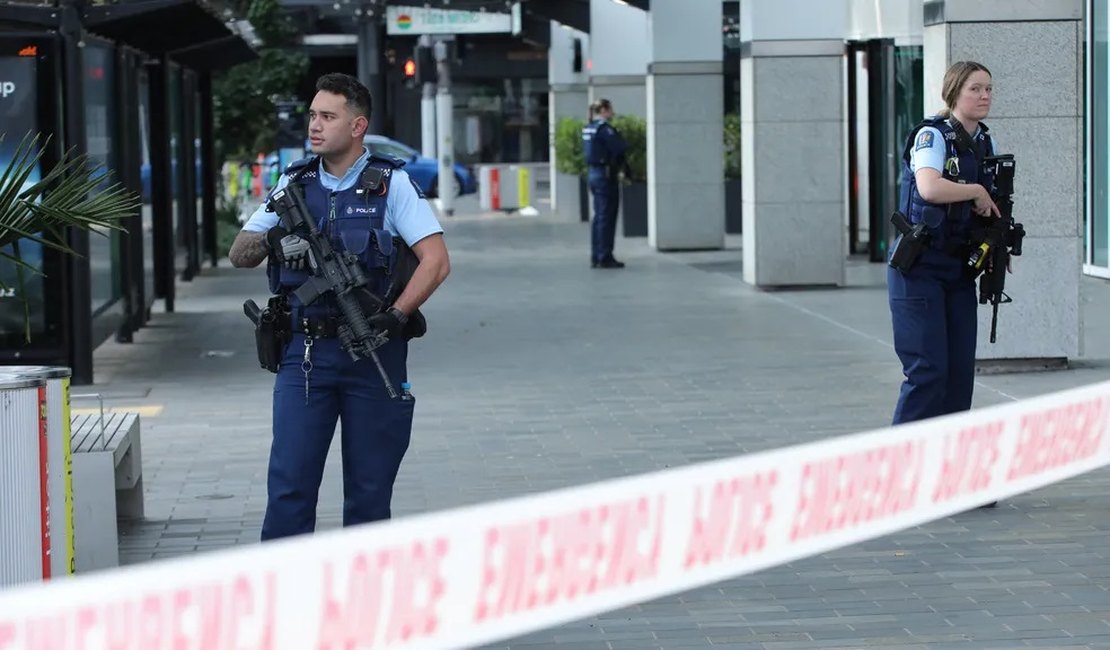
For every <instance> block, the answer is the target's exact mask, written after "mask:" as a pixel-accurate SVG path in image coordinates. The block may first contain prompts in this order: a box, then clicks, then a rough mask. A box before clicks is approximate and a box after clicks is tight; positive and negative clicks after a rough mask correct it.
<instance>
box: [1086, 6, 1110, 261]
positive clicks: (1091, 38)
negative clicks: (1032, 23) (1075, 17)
mask: <svg viewBox="0 0 1110 650" xmlns="http://www.w3.org/2000/svg"><path fill="white" fill-rule="evenodd" d="M1108 34H1110V10H1108V9H1107V0H1089V1H1088V3H1087V39H1086V44H1087V51H1086V58H1087V66H1086V68H1087V75H1086V93H1085V94H1086V107H1085V109H1086V110H1085V111H1084V114H1085V115H1086V120H1085V129H1084V130H1085V137H1084V142H1086V145H1087V151H1086V156H1085V160H1086V173H1085V174H1084V186H1085V187H1084V189H1085V194H1086V210H1085V211H1084V215H1085V218H1084V226H1085V232H1086V238H1085V242H1084V244H1085V246H1084V249H1085V254H1086V257H1085V260H1084V261H1085V265H1084V270H1085V271H1086V272H1087V273H1089V274H1091V275H1097V276H1100V277H1105V278H1110V203H1108V201H1107V191H1106V188H1107V183H1108V181H1110V165H1108V164H1107V163H1108V159H1110V114H1108V112H1107V104H1108V103H1110V61H1108V60H1107V58H1108V57H1107V47H1106V45H1107V35H1108Z"/></svg>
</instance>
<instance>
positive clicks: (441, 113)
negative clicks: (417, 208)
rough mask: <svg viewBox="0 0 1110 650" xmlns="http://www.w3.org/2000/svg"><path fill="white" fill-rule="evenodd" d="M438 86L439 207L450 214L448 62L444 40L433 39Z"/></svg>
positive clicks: (452, 180)
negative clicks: (435, 40)
mask: <svg viewBox="0 0 1110 650" xmlns="http://www.w3.org/2000/svg"><path fill="white" fill-rule="evenodd" d="M435 57H436V71H437V74H438V77H439V79H438V82H439V83H438V88H437V90H436V118H437V119H436V132H437V133H436V135H437V136H438V137H437V140H438V143H439V144H438V146H437V147H436V149H437V151H438V153H439V157H438V160H439V174H438V177H439V181H438V183H439V184H438V186H437V190H438V195H439V202H440V210H442V211H443V214H445V215H447V216H451V215H453V214H454V213H455V208H454V203H455V143H454V138H452V137H451V136H452V133H453V132H454V128H453V124H454V115H452V105H451V64H450V62H448V60H447V43H446V42H445V41H437V42H436V45H435Z"/></svg>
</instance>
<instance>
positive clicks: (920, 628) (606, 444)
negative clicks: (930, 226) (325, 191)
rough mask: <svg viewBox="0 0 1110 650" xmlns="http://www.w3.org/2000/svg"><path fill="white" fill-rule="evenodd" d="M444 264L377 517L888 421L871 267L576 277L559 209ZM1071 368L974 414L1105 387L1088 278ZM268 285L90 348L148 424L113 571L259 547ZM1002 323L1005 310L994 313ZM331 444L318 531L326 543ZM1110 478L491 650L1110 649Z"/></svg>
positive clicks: (245, 283) (482, 226)
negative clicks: (811, 282) (132, 518)
mask: <svg viewBox="0 0 1110 650" xmlns="http://www.w3.org/2000/svg"><path fill="white" fill-rule="evenodd" d="M444 223H445V227H446V228H447V239H448V245H449V247H450V250H451V255H452V264H453V272H452V275H451V277H450V278H449V279H448V281H447V283H446V284H445V285H444V286H443V287H442V288H441V290H440V291H439V293H437V294H436V295H435V296H434V297H433V299H432V301H431V303H430V304H429V305H427V307H426V310H425V311H426V313H427V316H428V319H429V328H430V329H429V334H428V336H427V337H425V338H424V339H421V340H418V341H415V342H414V343H413V345H412V348H411V351H410V377H411V380H412V383H413V390H414V393H415V394H416V396H417V400H418V403H417V408H416V422H415V426H414V436H413V443H412V447H411V449H410V451H409V454H408V456H407V458H406V461H405V463H404V464H403V466H402V468H401V474H400V477H399V479H398V485H397V489H396V497H395V500H394V513H395V516H397V517H404V516H406V515H411V514H415V513H420V512H427V511H434V510H440V509H443V508H448V507H453V506H458V505H463V504H470V503H476V502H481V501H486V500H490V499H497V498H502V497H505V496H510V495H518V494H524V493H530V492H536V491H540V490H547V489H552V488H558V487H564V486H569V485H576V484H580V483H583V482H587V481H595V480H600V479H605V478H610V477H615V476H623V475H628V474H637V473H642V472H647V471H651V470H655V469H660V468H665V467H673V466H678V465H684V464H688V463H692V462H698V461H703V460H711V459H717V458H722V457H728V456H732V455H737V454H743V453H747V452H753V451H758V450H762V449H768V448H775V447H780V446H783V445H787V444H791V443H796V442H804V441H811V440H817V439H821V438H825V437H829V436H835V435H839V434H844V433H850V432H854V431H858V430H862V429H869V428H874V427H878V426H884V425H885V424H887V423H888V422H889V419H890V414H891V410H892V408H893V405H894V400H895V397H896V394H897V390H898V384H899V382H900V380H901V372H900V368H899V365H898V362H897V359H896V357H895V356H894V353H893V350H892V348H891V347H890V332H889V331H888V330H889V329H890V320H889V313H888V312H887V309H886V303H885V289H884V284H883V283H884V279H883V278H884V275H883V269H882V268H881V266H879V265H870V264H864V263H856V262H853V264H852V267H851V269H850V277H851V278H852V284H853V286H852V287H851V288H848V289H844V290H839V291H833V290H829V291H798V292H777V293H764V292H760V291H756V290H753V289H752V288H751V287H749V286H747V285H745V284H743V283H742V282H741V281H740V280H739V276H740V268H741V267H740V262H739V251H738V250H728V251H716V252H709V253H682V254H658V253H654V252H652V251H650V250H649V249H648V247H647V245H646V242H645V241H643V240H637V241H618V250H617V253H618V256H619V257H620V258H621V259H623V260H625V261H626V262H627V263H628V268H626V269H624V270H620V271H599V270H591V269H590V268H589V265H588V263H587V261H588V253H587V251H588V238H589V232H588V226H587V225H586V224H582V223H579V222H569V221H560V220H559V219H558V218H557V217H553V216H549V215H546V216H541V217H535V218H527V217H519V216H491V215H477V216H459V217H455V218H452V219H445V220H444ZM1083 290H1084V295H1085V299H1086V300H1088V301H1089V304H1088V307H1089V308H1088V310H1087V314H1086V318H1087V332H1088V335H1087V354H1088V356H1087V357H1085V358H1083V359H1081V360H1080V361H1079V363H1078V364H1077V366H1078V367H1077V368H1076V369H1073V370H1067V371H1056V372H1046V373H1037V374H1014V375H984V376H981V377H980V381H979V385H978V386H977V392H976V397H975V406H977V407H979V406H986V405H990V404H995V403H1000V402H1005V401H1009V400H1011V399H1014V398H1022V397H1028V396H1033V395H1037V394H1041V393H1044V392H1048V391H1053V390H1059V389H1062V388H1067V387H1071V386H1075V385H1080V384H1084V383H1089V382H1092V381H1101V380H1105V379H1108V378H1110V345H1108V344H1107V343H1105V342H1103V341H1101V340H1099V339H1100V337H1099V336H1098V333H1100V332H1104V331H1107V330H1106V327H1107V326H1108V325H1110V286H1108V285H1107V284H1105V283H1103V282H1101V281H1097V280H1092V279H1085V280H1084V282H1083ZM265 292H266V288H265V281H264V279H263V273H262V271H261V270H235V269H231V268H229V267H228V265H227V264H226V263H224V265H223V266H222V267H221V268H219V269H214V270H211V269H206V270H205V272H204V275H202V276H200V277H198V278H196V279H195V280H194V281H193V282H192V283H183V284H180V285H179V289H178V300H177V306H178V311H177V312H176V313H174V314H162V313H159V314H156V315H155V317H154V319H153V323H152V325H151V326H150V327H148V328H145V329H143V330H141V331H140V332H138V333H137V335H136V340H135V343H134V344H131V345H119V344H115V343H107V344H105V345H103V346H102V347H101V348H100V349H98V350H97V352H96V364H97V377H96V379H97V388H98V389H99V390H101V391H102V392H104V393H105V394H106V395H108V396H109V397H110V399H109V402H108V403H109V405H112V406H119V407H136V406H146V407H154V411H157V410H158V408H157V407H160V408H161V411H160V412H159V413H158V414H157V415H153V416H150V417H145V418H144V419H143V422H142V444H143V462H144V472H145V475H144V482H145V484H146V490H147V520H146V521H144V522H142V523H140V524H137V525H135V526H133V527H131V528H130V529H128V530H127V531H126V536H125V537H124V539H123V542H122V544H123V546H122V554H123V559H124V561H125V562H128V563H135V562H144V561H149V560H151V559H158V558H163V557H172V556H176V555H182V554H190V553H195V552H203V551H207V550H211V549H215V548H220V547H226V546H232V545H237V544H253V543H256V542H257V539H258V532H259V528H260V525H261V520H262V513H263V509H264V506H265V472H266V459H267V453H268V448H269V432H270V392H271V390H272V375H270V374H269V373H267V372H265V371H263V370H260V369H258V366H257V362H256V360H255V357H254V350H253V345H254V343H253V338H252V333H251V330H250V327H249V324H248V321H247V320H246V318H245V317H244V316H243V315H242V302H243V301H244V300H245V299H247V298H249V297H253V298H255V300H256V301H258V302H262V300H264V298H265ZM1002 317H1003V318H1004V317H1005V314H1003V316H1002ZM338 455H339V454H338V444H336V445H334V446H333V454H332V456H331V457H330V458H329V468H328V470H327V475H326V478H325V483H324V487H323V489H322V492H321V503H320V526H319V527H320V528H321V529H327V528H334V527H336V526H338V525H339V521H340V509H341V500H342V493H341V481H340V475H339V464H338V463H339V457H338ZM1108 494H1110V473H1108V472H1105V471H1098V472H1094V473H1091V474H1088V475H1085V476H1082V477H1078V478H1076V479H1074V480H1071V481H1067V482H1065V483H1061V484H1058V485H1054V486H1051V487H1049V488H1046V489H1043V490H1039V491H1037V492H1035V493H1031V494H1027V495H1022V496H1020V497H1018V498H1015V499H1012V500H1009V501H1006V502H1004V503H1003V504H1002V505H1001V506H1000V507H999V508H998V509H996V510H990V511H976V512H972V513H967V514H964V515H960V516H958V517H953V518H950V519H946V520H942V521H938V522H935V523H933V524H930V525H927V526H923V527H920V528H915V529H911V530H908V531H905V532H902V533H898V534H895V535H892V536H889V537H885V538H882V539H878V540H873V541H871V542H867V543H863V544H859V545H856V546H852V547H849V548H846V549H842V550H839V551H836V552H833V553H829V554H827V555H824V556H821V557H814V558H809V559H806V560H804V561H800V562H796V563H794V564H792V565H789V566H782V567H778V568H774V569H770V570H767V571H763V572H760V573H757V574H755V575H752V576H747V577H743V578H740V579H735V580H730V581H727V582H723V583H720V584H716V585H713V586H710V587H705V588H702V589H698V590H695V591H691V592H688V593H684V594H680V595H677V596H672V597H667V598H662V599H658V600H655V601H651V602H647V603H643V604H641V605H638V606H634V607H629V608H625V609H622V610H619V611H614V612H610V613H607V614H605V615H602V616H599V617H596V618H591V619H587V620H582V621H578V622H574V623H571V624H568V625H564V626H561V627H558V628H553V629H549V630H544V631H542V632H538V633H535V634H531V635H528V636H527V637H523V638H520V639H514V640H512V641H511V642H509V641H506V642H502V643H498V644H495V645H493V646H490V647H498V648H506V647H509V648H514V649H516V648H520V649H521V650H536V649H538V648H575V649H584V650H589V649H593V648H604V649H607V650H623V649H633V648H635V649H637V650H639V649H652V648H666V649H686V648H730V649H733V650H736V649H739V648H768V649H770V648H780V649H786V648H832V647H868V648H871V647H898V648H925V647H928V648H944V647H957V646H958V647H977V648H984V647H989V648H1001V647H1025V646H1030V645H1038V646H1054V647H1077V648H1078V647H1091V648H1094V647H1110V623H1108V621H1110V590H1108V588H1110V563H1108V562H1107V556H1108V555H1110V516H1108V513H1107V509H1108V505H1110V496H1107V495H1108Z"/></svg>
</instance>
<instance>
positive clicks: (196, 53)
mask: <svg viewBox="0 0 1110 650" xmlns="http://www.w3.org/2000/svg"><path fill="white" fill-rule="evenodd" d="M169 54H170V58H171V59H173V60H174V61H177V62H178V63H180V64H181V65H183V66H186V67H189V68H192V69H194V70H207V71H209V72H211V71H215V70H223V69H225V68H230V67H231V66H233V65H237V64H239V63H246V62H248V61H253V60H254V59H257V58H258V52H255V51H254V48H252V47H251V46H250V45H248V44H247V42H246V41H244V40H243V38H242V37H240V36H237V35H235V34H232V35H230V36H225V37H223V38H219V39H216V40H214V41H206V42H204V43H198V44H196V45H193V46H190V47H187V48H183V49H180V50H174V51H173V52H170V53H169Z"/></svg>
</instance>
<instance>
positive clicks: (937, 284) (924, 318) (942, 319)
mask: <svg viewBox="0 0 1110 650" xmlns="http://www.w3.org/2000/svg"><path fill="white" fill-rule="evenodd" d="M887 289H888V292H889V298H890V315H891V321H892V323H893V325H894V350H895V352H896V353H897V354H898V358H899V359H900V360H901V361H902V373H903V374H904V375H905V377H906V379H905V381H903V382H902V386H901V390H900V394H899V396H898V404H897V406H896V407H895V409H894V420H893V423H894V424H900V423H903V422H913V421H916V420H924V419H926V418H931V417H936V416H940V415H946V414H948V413H956V412H959V411H966V410H968V409H970V408H971V396H972V391H973V389H974V386H975V343H976V328H977V325H978V323H977V318H978V316H977V313H976V308H977V306H978V304H979V303H978V294H977V292H976V289H975V280H974V279H972V278H970V277H968V276H967V275H966V274H965V273H964V271H963V266H962V264H961V262H960V260H958V259H956V258H954V257H951V256H948V255H945V254H944V253H941V252H939V251H936V250H927V251H925V252H924V253H923V254H922V256H921V258H920V259H919V260H918V262H917V264H915V265H914V266H913V268H911V269H910V272H909V273H906V274H903V273H902V272H900V271H898V270H896V269H893V268H890V267H887Z"/></svg>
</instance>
